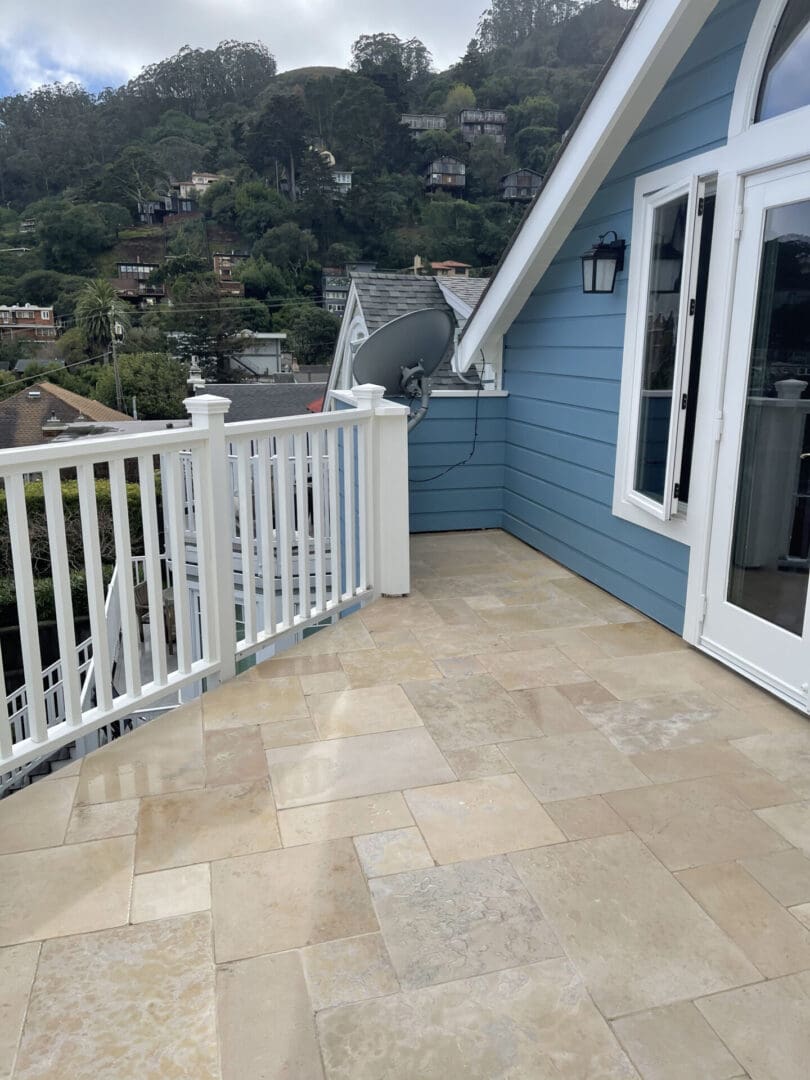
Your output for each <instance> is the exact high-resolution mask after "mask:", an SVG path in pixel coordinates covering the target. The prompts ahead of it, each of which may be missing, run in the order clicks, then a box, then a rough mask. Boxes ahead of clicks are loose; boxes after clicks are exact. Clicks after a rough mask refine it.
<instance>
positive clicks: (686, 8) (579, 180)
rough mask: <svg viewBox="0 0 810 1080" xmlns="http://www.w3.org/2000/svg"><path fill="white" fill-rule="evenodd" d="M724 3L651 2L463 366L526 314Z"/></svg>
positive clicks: (493, 295) (483, 313) (467, 336)
mask: <svg viewBox="0 0 810 1080" xmlns="http://www.w3.org/2000/svg"><path fill="white" fill-rule="evenodd" d="M717 3H718V0H647V2H646V4H645V5H644V7H643V8H642V9H641V11H640V12H639V13H638V15H637V17H636V19H635V22H634V23H633V26H632V27H631V28H630V31H629V33H628V35H627V37H626V38H625V41H624V43H623V44H622V46H621V48H620V50H619V52H618V54H617V55H616V57H615V58H614V60H613V62H612V64H611V65H610V68H609V69H608V71H607V72H606V73H605V77H604V79H603V80H602V83H601V85H600V86H599V88H598V89H597V91H596V93H595V94H594V96H593V99H592V100H591V102H590V104H589V105H588V108H587V110H586V112H585V114H584V116H583V117H582V119H581V121H580V122H579V125H578V126H577V128H576V130H575V131H574V133H573V134H572V135H571V138H570V140H569V141H568V143H567V145H566V146H565V149H564V150H563V153H562V155H561V156H560V159H559V161H558V163H557V166H556V167H555V168H554V170H553V171H552V173H551V175H550V176H549V178H548V182H547V183H546V185H545V186H544V187H543V188H542V190H541V192H540V195H539V196H538V198H537V201H536V202H535V204H534V206H533V207H532V209H531V211H530V212H529V216H528V217H527V219H526V221H525V222H524V224H523V226H522V228H521V229H520V231H519V232H518V234H517V236H516V237H515V241H514V243H513V245H512V248H511V250H510V251H509V252H508V253H507V255H506V258H505V259H504V261H503V263H502V264H501V267H500V269H499V270H498V272H497V274H496V275H495V277H494V278H493V279H492V283H491V284H490V286H489V288H488V289H487V291H486V292H485V293H484V295H483V297H482V299H481V302H480V304H479V305H478V307H477V308H476V309H475V311H474V312H473V314H472V317H471V318H470V319H469V320H468V322H467V325H466V326H465V328H464V332H463V333H462V336H461V338H460V340H459V344H458V354H457V355H458V360H457V364H458V370H460V371H466V370H467V369H468V368H469V367H470V365H471V364H472V362H473V360H474V358H475V355H476V354H477V352H478V350H479V349H481V348H483V347H485V346H486V345H487V344H489V343H490V342H492V340H493V339H494V338H498V337H502V336H503V334H505V333H506V331H507V330H508V329H509V327H510V325H511V324H512V321H513V320H514V319H515V318H516V316H517V315H518V314H519V313H520V311H521V309H522V308H523V305H524V304H525V303H526V301H527V300H528V298H529V296H530V295H531V293H532V290H533V289H534V288H535V287H536V285H537V283H538V281H539V280H540V278H541V277H542V276H543V274H544V273H545V272H546V270H547V269H548V267H549V265H550V263H551V261H552V259H553V258H554V257H555V255H556V254H557V252H558V251H559V250H560V247H561V246H562V244H563V243H564V241H565V240H566V238H567V236H568V234H569V233H570V231H571V229H572V228H573V227H574V226H575V224H576V223H577V221H578V220H579V218H580V217H581V215H582V214H583V213H584V211H585V210H586V209H587V207H588V204H589V203H590V201H591V199H592V198H593V197H594V195H595V194H596V192H597V191H598V190H599V187H600V185H601V184H602V182H603V181H604V179H605V177H606V176H607V174H608V172H609V171H610V169H611V168H612V167H613V165H614V164H615V162H616V160H617V158H618V157H619V154H620V153H621V152H622V150H623V149H624V147H625V146H626V145H627V142H628V140H629V139H630V137H631V136H632V134H633V132H634V131H635V130H636V128H637V127H638V125H639V123H640V122H641V121H642V119H643V118H644V116H645V114H646V112H647V110H648V109H649V107H650V106H651V105H652V104H653V102H654V101H655V99H656V98H657V97H658V95H659V94H660V92H661V91H662V89H663V88H664V86H665V85H666V83H667V80H668V79H669V77H670V76H671V75H672V72H673V71H674V70H675V68H676V67H677V65H678V63H679V62H680V61H681V59H682V58H683V56H684V54H685V53H686V50H687V49H688V48H689V46H690V45H691V44H692V42H693V40H694V39H695V37H696V35H697V34H698V32H699V30H700V29H701V27H702V26H703V24H704V23H705V21H706V19H707V18H708V17H709V15H710V14H711V13H712V11H713V10H714V8H715V7H716V6H717Z"/></svg>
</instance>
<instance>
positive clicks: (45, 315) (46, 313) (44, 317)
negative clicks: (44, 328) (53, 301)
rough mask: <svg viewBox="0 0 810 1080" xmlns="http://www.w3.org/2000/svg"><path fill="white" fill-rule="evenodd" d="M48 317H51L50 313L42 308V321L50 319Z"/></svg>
mask: <svg viewBox="0 0 810 1080" xmlns="http://www.w3.org/2000/svg"><path fill="white" fill-rule="evenodd" d="M50 317H51V313H50V311H48V309H47V308H43V309H42V318H43V319H50Z"/></svg>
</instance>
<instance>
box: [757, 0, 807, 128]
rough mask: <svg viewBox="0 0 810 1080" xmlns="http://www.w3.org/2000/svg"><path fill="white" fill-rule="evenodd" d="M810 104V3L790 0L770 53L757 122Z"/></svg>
mask: <svg viewBox="0 0 810 1080" xmlns="http://www.w3.org/2000/svg"><path fill="white" fill-rule="evenodd" d="M803 105H810V11H809V10H808V0H789V3H788V5H787V7H786V8H785V10H784V13H783V15H782V18H781V20H780V22H779V26H778V27H777V30H776V34H775V36H774V39H773V45H771V51H770V53H769V54H768V61H767V63H766V65H765V73H764V75H763V76H762V85H761V87H760V91H759V102H758V103H757V113H756V119H757V120H758V121H759V120H769V119H770V118H771V117H772V116H780V115H781V114H782V113H786V112H792V111H793V110H794V109H800V108H801V107H802V106H803Z"/></svg>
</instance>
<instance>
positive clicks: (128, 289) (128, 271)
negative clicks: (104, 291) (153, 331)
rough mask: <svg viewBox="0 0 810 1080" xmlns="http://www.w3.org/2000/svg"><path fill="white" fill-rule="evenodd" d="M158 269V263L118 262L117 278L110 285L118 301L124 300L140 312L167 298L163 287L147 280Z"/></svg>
mask: <svg viewBox="0 0 810 1080" xmlns="http://www.w3.org/2000/svg"><path fill="white" fill-rule="evenodd" d="M159 269H160V266H159V264H158V263H146V262H140V261H137V262H129V263H124V262H119V263H117V264H116V270H117V271H118V276H117V277H115V278H113V279H112V280H111V281H110V284H111V285H112V287H113V288H114V289H115V292H116V295H117V296H118V297H119V299H121V300H126V301H127V302H128V303H130V304H133V305H134V306H135V307H136V308H138V309H140V310H143V309H144V308H147V307H153V306H154V305H155V304H159V303H160V302H161V301H162V300H165V299H166V296H167V293H166V288H165V286H163V285H156V284H155V283H154V282H151V281H150V280H149V278H150V277H151V275H152V274H153V273H154V272H155V271H156V270H159Z"/></svg>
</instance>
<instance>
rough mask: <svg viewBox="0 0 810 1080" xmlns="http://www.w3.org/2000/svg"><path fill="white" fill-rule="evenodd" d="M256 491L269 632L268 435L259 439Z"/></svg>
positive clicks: (272, 585) (272, 605)
mask: <svg viewBox="0 0 810 1080" xmlns="http://www.w3.org/2000/svg"><path fill="white" fill-rule="evenodd" d="M256 493H257V497H258V503H259V535H260V538H261V567H262V597H263V598H264V632H265V634H273V633H275V629H276V565H275V559H274V558H273V512H272V504H273V462H272V458H271V455H270V440H269V439H268V438H263V439H259V450H258V465H257V473H256Z"/></svg>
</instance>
